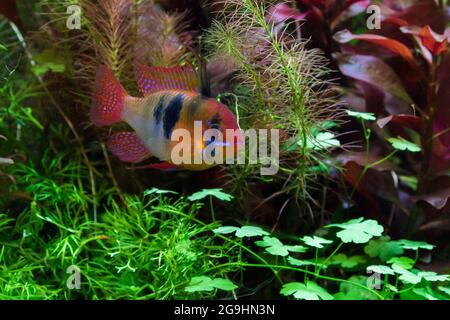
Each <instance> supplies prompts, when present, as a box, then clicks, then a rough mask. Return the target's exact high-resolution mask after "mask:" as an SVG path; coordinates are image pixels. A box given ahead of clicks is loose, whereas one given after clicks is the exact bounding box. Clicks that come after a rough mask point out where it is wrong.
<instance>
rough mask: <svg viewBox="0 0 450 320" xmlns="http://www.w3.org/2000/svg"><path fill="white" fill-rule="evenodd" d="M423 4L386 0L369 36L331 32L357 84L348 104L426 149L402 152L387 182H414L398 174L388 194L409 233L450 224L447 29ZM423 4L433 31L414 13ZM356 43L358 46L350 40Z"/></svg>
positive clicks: (383, 134)
mask: <svg viewBox="0 0 450 320" xmlns="http://www.w3.org/2000/svg"><path fill="white" fill-rule="evenodd" d="M425 2H427V1H424V2H422V3H420V4H417V5H414V4H412V5H410V6H406V7H402V8H400V7H398V6H397V5H396V3H397V2H395V1H388V2H386V4H387V6H388V7H387V8H388V9H390V11H389V10H384V11H385V15H384V16H383V21H382V28H381V30H375V31H374V32H370V33H364V34H353V33H351V32H349V31H348V30H342V31H339V32H337V33H336V34H335V36H334V39H335V40H336V41H337V42H339V43H341V48H340V49H341V50H342V52H340V53H336V54H335V55H334V57H335V58H336V61H337V63H338V65H339V69H340V71H341V72H342V73H343V74H344V75H345V76H347V77H348V78H350V79H351V82H352V83H353V84H354V86H355V87H356V88H357V89H356V90H350V91H347V93H348V96H347V97H348V101H352V102H353V103H351V107H353V108H356V109H359V111H366V112H372V113H374V114H375V115H376V116H377V117H378V118H379V119H378V121H377V125H378V126H377V127H376V128H372V130H373V131H374V132H376V133H377V135H378V138H380V140H385V139H386V138H388V137H389V136H399V137H401V138H402V139H405V140H407V141H412V142H415V143H416V144H417V145H420V147H421V156H420V157H419V156H413V155H411V154H404V155H403V154H400V156H399V158H396V160H397V161H399V162H398V163H397V164H398V165H397V166H396V167H395V169H394V170H393V171H392V172H393V173H394V174H395V176H394V179H389V180H390V183H392V184H397V183H398V181H397V180H396V179H397V178H398V176H400V175H402V177H403V178H406V177H407V179H408V180H409V181H410V182H411V181H414V186H412V187H411V184H409V187H405V186H406V185H407V184H408V183H405V179H403V181H402V179H400V189H399V190H398V191H395V193H396V194H394V195H392V194H390V195H388V197H389V198H391V197H394V199H395V202H396V203H397V205H394V206H398V207H403V209H402V210H401V211H403V212H404V213H406V214H407V215H408V216H409V218H408V220H409V224H408V226H409V231H417V228H420V229H422V230H426V229H430V228H433V229H435V228H438V229H448V228H449V226H450V223H449V222H450V220H449V213H450V205H449V203H448V202H449V201H448V198H449V197H450V179H449V174H448V173H449V170H450V143H449V142H450V130H449V127H450V111H449V110H450V109H449V106H448V102H449V101H450V96H449V93H450V78H449V74H450V69H449V68H450V64H449V63H450V54H449V50H448V41H449V36H450V33H449V29H448V28H447V29H445V28H444V27H445V25H446V24H447V22H448V19H447V18H446V15H445V14H444V13H443V12H442V10H441V8H439V6H437V5H436V4H435V3H434V2H433V3H431V2H430V3H428V4H427V5H426V6H425V4H424V3H425ZM420 8H422V9H423V10H425V8H426V10H428V11H430V10H434V11H435V12H436V14H435V15H434V17H435V21H434V22H433V25H434V27H435V28H436V29H433V27H432V26H430V25H427V24H425V25H423V23H420V21H418V20H417V19H416V17H414V16H413V15H412V13H413V12H418V10H420ZM385 9H386V8H385ZM386 12H387V13H388V14H386ZM355 40H356V41H357V45H352V46H350V45H348V43H349V42H351V41H355ZM374 102H375V103H374ZM371 143H372V142H371ZM377 148H378V149H379V150H383V149H385V148H386V146H385V145H384V146H383V144H379V145H377ZM382 153H383V151H379V154H377V156H381V157H382ZM360 165H361V163H360ZM362 165H363V166H364V164H362ZM352 170H357V171H358V170H361V166H353V167H352ZM373 171H375V170H373ZM346 175H347V176H352V174H349V173H347V174H346ZM353 175H354V174H353ZM356 175H357V173H356ZM397 175H398V176H397ZM347 180H349V181H350V180H351V179H348V177H347ZM367 183H368V181H366V183H364V185H366V184H367ZM402 185H403V186H402ZM394 190H396V189H394ZM364 191H367V190H364ZM366 196H367V195H366ZM385 196H386V195H385ZM391 199H392V198H391ZM392 212H394V211H392ZM392 219H393V217H392V215H391V219H390V220H391V221H392Z"/></svg>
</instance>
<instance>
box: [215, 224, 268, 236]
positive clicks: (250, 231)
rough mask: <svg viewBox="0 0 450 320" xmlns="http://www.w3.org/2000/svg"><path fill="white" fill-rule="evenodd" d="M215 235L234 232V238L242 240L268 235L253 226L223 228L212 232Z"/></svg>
mask: <svg viewBox="0 0 450 320" xmlns="http://www.w3.org/2000/svg"><path fill="white" fill-rule="evenodd" d="M213 232H214V233H216V234H230V233H233V232H235V235H236V237H239V238H244V237H249V238H251V237H260V236H265V235H268V234H269V233H268V232H266V231H264V230H263V229H261V228H260V227H254V226H243V227H241V228H238V227H231V226H224V227H220V228H217V229H214V230H213Z"/></svg>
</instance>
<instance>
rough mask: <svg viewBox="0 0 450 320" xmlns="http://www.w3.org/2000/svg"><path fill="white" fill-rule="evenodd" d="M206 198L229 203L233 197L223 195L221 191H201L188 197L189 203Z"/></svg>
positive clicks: (226, 194)
mask: <svg viewBox="0 0 450 320" xmlns="http://www.w3.org/2000/svg"><path fill="white" fill-rule="evenodd" d="M207 197H216V198H217V199H219V200H223V201H231V200H232V199H233V196H232V195H230V194H228V193H225V192H223V191H222V189H203V190H202V191H199V192H196V193H194V194H193V195H191V196H189V197H188V200H189V201H198V200H202V199H204V198H207Z"/></svg>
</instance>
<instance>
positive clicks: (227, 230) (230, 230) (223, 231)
mask: <svg viewBox="0 0 450 320" xmlns="http://www.w3.org/2000/svg"><path fill="white" fill-rule="evenodd" d="M237 230H239V228H238V227H228V226H226V227H220V228H217V229H214V230H213V232H214V233H218V234H230V233H233V232H236V231H237Z"/></svg>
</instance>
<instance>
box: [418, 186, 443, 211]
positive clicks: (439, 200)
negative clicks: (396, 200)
mask: <svg viewBox="0 0 450 320" xmlns="http://www.w3.org/2000/svg"><path fill="white" fill-rule="evenodd" d="M449 198H450V188H447V189H443V190H439V191H436V192H433V193H430V194H427V195H423V196H417V197H414V200H415V201H419V200H423V201H425V202H428V203H429V204H431V205H432V206H433V207H435V208H436V209H438V210H441V209H443V208H444V207H445V205H446V204H447V201H448V199H449Z"/></svg>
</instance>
